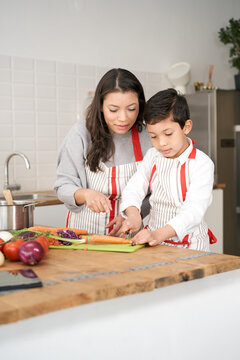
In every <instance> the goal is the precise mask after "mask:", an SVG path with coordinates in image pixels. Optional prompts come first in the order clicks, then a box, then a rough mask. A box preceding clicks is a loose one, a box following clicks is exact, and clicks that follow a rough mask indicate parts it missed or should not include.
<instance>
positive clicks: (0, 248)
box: [0, 238, 5, 251]
mask: <svg viewBox="0 0 240 360" xmlns="http://www.w3.org/2000/svg"><path fill="white" fill-rule="evenodd" d="M2 242H5V241H4V240H3V239H1V238H0V243H2ZM3 247H4V245H0V251H2V250H3Z"/></svg>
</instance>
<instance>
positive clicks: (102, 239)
mask: <svg viewBox="0 0 240 360" xmlns="http://www.w3.org/2000/svg"><path fill="white" fill-rule="evenodd" d="M88 239H89V240H90V242H95V243H109V244H130V242H129V239H125V238H120V237H116V236H108V235H92V236H89V237H88Z"/></svg>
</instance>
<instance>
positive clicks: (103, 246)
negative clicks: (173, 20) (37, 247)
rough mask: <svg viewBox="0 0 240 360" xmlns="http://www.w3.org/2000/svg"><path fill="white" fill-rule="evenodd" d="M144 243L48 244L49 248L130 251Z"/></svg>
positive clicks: (137, 248) (139, 247)
mask: <svg viewBox="0 0 240 360" xmlns="http://www.w3.org/2000/svg"><path fill="white" fill-rule="evenodd" d="M144 246H145V245H134V246H133V245H131V244H101V245H93V244H80V245H62V246H54V245H50V246H49V248H50V249H64V250H65V249H67V250H70V249H71V250H72V249H75V250H89V251H117V252H125V253H132V252H135V251H137V250H139V249H141V248H142V247H144Z"/></svg>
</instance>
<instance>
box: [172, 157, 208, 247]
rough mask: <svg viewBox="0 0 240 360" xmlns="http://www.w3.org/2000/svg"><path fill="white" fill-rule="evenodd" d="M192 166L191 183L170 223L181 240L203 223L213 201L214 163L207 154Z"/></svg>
mask: <svg viewBox="0 0 240 360" xmlns="http://www.w3.org/2000/svg"><path fill="white" fill-rule="evenodd" d="M190 161H196V163H195V164H194V165H193V166H192V168H191V180H190V181H191V183H190V186H189V188H188V191H187V194H186V199H185V201H184V203H183V205H182V207H181V210H180V212H179V213H178V215H176V216H175V217H174V218H173V219H171V220H170V221H169V222H168V224H169V225H170V226H172V227H173V229H174V230H175V231H176V233H177V235H178V237H179V239H180V240H182V239H183V238H184V236H185V235H187V234H191V233H192V232H193V231H194V230H195V228H196V227H197V226H198V225H199V224H200V223H201V221H202V220H203V218H204V215H205V213H206V210H207V208H208V207H209V205H210V204H211V202H212V191H213V182H214V164H213V162H212V160H211V159H210V158H209V157H207V155H205V154H200V159H198V160H190Z"/></svg>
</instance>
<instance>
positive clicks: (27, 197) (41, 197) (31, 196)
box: [0, 193, 57, 201]
mask: <svg viewBox="0 0 240 360" xmlns="http://www.w3.org/2000/svg"><path fill="white" fill-rule="evenodd" d="M12 196H13V200H23V201H31V200H33V201H34V200H36V201H47V200H52V199H56V198H57V195H54V194H47V193H25V194H12ZM1 200H5V198H4V197H3V196H0V201H1Z"/></svg>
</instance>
